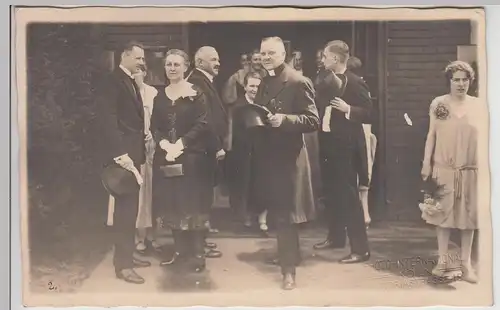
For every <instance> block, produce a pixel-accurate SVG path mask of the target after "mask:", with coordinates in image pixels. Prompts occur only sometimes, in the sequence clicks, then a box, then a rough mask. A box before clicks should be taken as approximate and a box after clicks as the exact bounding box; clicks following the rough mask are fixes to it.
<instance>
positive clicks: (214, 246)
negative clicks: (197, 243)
mask: <svg viewBox="0 0 500 310" xmlns="http://www.w3.org/2000/svg"><path fill="white" fill-rule="evenodd" d="M205 247H206V248H207V249H217V244H216V243H215V242H205Z"/></svg>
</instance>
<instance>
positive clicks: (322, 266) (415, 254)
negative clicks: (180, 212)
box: [73, 225, 477, 306]
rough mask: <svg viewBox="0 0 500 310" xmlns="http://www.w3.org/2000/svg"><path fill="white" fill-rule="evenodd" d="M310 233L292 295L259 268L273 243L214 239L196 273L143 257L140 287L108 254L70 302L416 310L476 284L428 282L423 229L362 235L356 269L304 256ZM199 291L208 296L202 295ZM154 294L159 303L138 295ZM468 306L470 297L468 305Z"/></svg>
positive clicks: (272, 270) (275, 271)
mask: <svg viewBox="0 0 500 310" xmlns="http://www.w3.org/2000/svg"><path fill="white" fill-rule="evenodd" d="M314 231H315V232H316V233H314V232H311V231H309V232H308V231H305V232H304V234H303V235H305V236H303V238H302V240H301V247H302V250H303V253H304V255H303V256H304V258H305V260H304V263H303V265H302V266H300V267H299V268H298V270H297V284H298V287H297V289H296V290H295V291H292V292H283V291H282V290H280V288H279V285H280V280H281V277H280V273H279V268H278V267H274V266H268V265H266V264H265V263H264V260H265V259H266V257H270V256H271V255H272V254H273V253H274V251H275V241H274V239H272V238H271V239H263V238H251V237H247V238H227V237H226V238H224V237H222V238H220V237H217V236H214V237H213V238H211V241H216V242H217V244H218V245H219V248H220V249H221V250H222V251H223V253H224V256H223V257H222V258H220V259H211V260H208V261H207V264H208V270H207V271H206V272H204V273H202V274H198V275H196V274H190V275H185V274H178V273H176V272H173V271H172V270H170V269H168V268H161V267H159V265H158V263H159V259H158V258H155V257H149V259H150V260H151V262H152V266H151V267H149V268H143V269H138V272H139V273H140V274H141V275H142V276H143V277H144V278H145V279H146V283H145V284H143V285H134V284H128V283H125V282H123V281H119V280H117V279H116V278H115V276H114V273H113V266H112V252H110V253H108V255H107V256H106V257H105V259H104V260H103V261H102V262H101V263H100V264H99V266H98V267H97V268H96V269H95V270H94V271H93V273H92V275H91V277H90V278H89V279H87V280H86V281H85V283H84V284H83V286H82V287H81V288H80V290H79V292H78V293H77V294H75V295H74V296H73V298H75V296H93V297H94V298H95V296H97V295H99V296H102V298H101V299H99V303H104V304H106V302H105V301H104V300H105V299H106V298H111V297H110V296H115V294H119V296H120V300H116V299H115V300H114V301H111V300H109V303H107V305H113V304H117V303H120V301H122V302H123V304H127V305H132V304H134V302H133V301H132V300H134V301H136V302H137V300H139V299H138V298H137V297H135V298H134V299H132V298H133V296H138V295H136V294H141V295H140V296H141V297H140V300H142V301H141V302H142V303H140V305H145V303H148V302H151V305H157V306H158V305H163V306H192V305H196V304H207V303H209V304H210V305H214V306H217V305H219V306H220V305H228V304H232V305H248V306H259V305H260V306H264V305H271V304H275V305H277V304H279V305H301V304H302V305H310V306H313V305H316V306H324V305H342V304H344V305H351V306H353V305H357V304H359V305H363V304H365V305H366V304H370V305H373V304H374V301H378V303H379V304H380V305H384V304H385V305H388V304H394V302H396V303H397V300H398V298H403V297H398V296H400V295H401V294H408V293H412V294H413V293H415V292H424V293H425V294H424V295H425V299H418V298H417V299H415V298H413V299H411V300H407V299H400V300H399V303H400V305H410V304H414V305H421V304H422V303H425V302H430V303H431V304H432V302H434V303H440V304H450V303H452V304H453V302H454V301H455V302H456V301H457V300H458V299H457V298H464V296H465V295H464V294H463V293H460V291H462V292H463V290H464V289H465V291H466V292H468V293H471V290H475V287H476V286H474V285H471V284H468V283H460V282H454V283H448V284H442V283H441V284H437V283H432V281H428V280H429V278H428V274H429V271H430V270H431V269H432V267H433V265H434V263H435V260H436V258H437V257H436V256H437V254H436V251H435V249H436V244H435V239H434V233H433V231H432V230H430V229H429V228H425V227H405V226H401V225H400V226H385V227H380V228H373V229H371V230H370V233H369V235H370V243H371V248H372V258H371V260H370V261H369V262H367V263H365V264H357V265H341V264H338V263H337V262H336V261H337V260H338V259H339V258H341V257H342V256H343V255H345V254H346V253H347V251H348V250H347V249H346V250H331V251H323V252H318V251H314V250H312V245H313V244H314V243H315V242H317V241H319V240H321V239H320V238H319V236H321V235H322V233H323V232H322V231H319V232H318V231H317V229H315V230H314ZM222 234H223V233H222ZM314 235H316V236H314ZM160 241H161V242H162V243H164V244H165V245H166V248H167V249H168V248H169V247H170V244H171V239H170V237H169V236H167V237H162V238H161V239H160ZM455 250H456V249H452V254H450V258H451V259H452V260H453V259H456V261H458V254H456V252H454V251H455ZM207 292H210V293H211V294H206V293H207ZM387 292H388V293H387ZM443 292H448V293H447V294H443ZM158 293H160V294H162V295H160V296H164V298H160V299H158V298H156V299H154V298H153V297H151V298H150V299H148V298H147V297H146V296H153V295H154V294H158ZM163 294H166V295H163ZM155 296H157V295H155ZM259 296H260V297H259ZM348 296H353V297H352V298H348ZM447 296H448V297H447ZM472 296H474V294H472ZM476 296H477V295H476ZM360 297H362V298H360ZM389 297H390V298H389ZM415 297H416V296H415ZM127 298H129V299H127ZM125 300H128V301H127V302H125ZM370 300H371V302H370ZM89 302H90V301H89ZM473 302H474V300H473V299H471V303H472V304H474V303H473ZM79 305H82V304H81V303H79Z"/></svg>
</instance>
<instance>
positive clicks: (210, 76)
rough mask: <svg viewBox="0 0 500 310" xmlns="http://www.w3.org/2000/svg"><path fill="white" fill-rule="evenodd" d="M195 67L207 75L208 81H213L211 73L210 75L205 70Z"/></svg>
mask: <svg viewBox="0 0 500 310" xmlns="http://www.w3.org/2000/svg"><path fill="white" fill-rule="evenodd" d="M196 69H198V70H199V71H201V73H203V74H204V75H205V76H206V77H207V79H209V80H210V82H211V83H213V81H214V76H213V75H211V74H210V73H208V72H207V71H205V70H203V69H200V68H196Z"/></svg>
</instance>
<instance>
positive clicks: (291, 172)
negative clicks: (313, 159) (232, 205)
mask: <svg viewBox="0 0 500 310" xmlns="http://www.w3.org/2000/svg"><path fill="white" fill-rule="evenodd" d="M275 73H276V76H274V77H273V76H267V77H265V78H264V79H263V80H262V82H261V84H260V86H259V90H258V92H257V97H256V98H255V103H256V104H259V105H262V106H266V107H267V108H268V109H269V110H270V111H271V112H273V113H281V114H285V119H284V120H283V123H282V124H281V126H279V127H277V128H273V127H270V126H265V127H257V128H255V131H254V132H253V133H252V135H255V136H254V137H255V139H253V140H252V141H253V143H252V153H251V167H252V169H251V182H250V183H251V184H250V192H251V195H249V197H250V199H251V200H252V201H251V204H253V205H254V206H259V207H263V208H271V209H272V210H274V211H278V212H279V214H282V215H283V214H289V215H290V217H291V220H292V222H295V223H302V222H306V221H308V220H310V219H312V217H314V205H315V204H314V198H313V191H312V184H311V168H310V164H309V158H308V154H307V150H306V147H305V143H304V133H307V132H314V131H315V130H317V129H318V127H319V118H318V111H317V108H316V106H315V104H314V95H315V94H314V88H313V85H312V82H311V81H310V80H309V79H308V78H306V77H304V76H302V75H301V74H300V73H298V72H297V71H296V70H294V69H292V68H290V67H289V66H288V65H282V66H281V67H279V68H277V69H276V70H275ZM282 212H285V213H282Z"/></svg>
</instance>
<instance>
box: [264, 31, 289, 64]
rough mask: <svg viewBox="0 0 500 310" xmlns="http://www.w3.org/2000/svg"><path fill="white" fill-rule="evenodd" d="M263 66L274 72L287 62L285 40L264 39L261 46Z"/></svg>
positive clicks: (277, 38)
mask: <svg viewBox="0 0 500 310" xmlns="http://www.w3.org/2000/svg"><path fill="white" fill-rule="evenodd" d="M260 53H261V55H262V65H263V66H264V68H266V69H267V70H272V69H275V68H277V67H278V66H280V65H281V64H283V63H284V62H285V57H286V50H285V44H284V43H283V40H281V38H279V37H269V38H264V39H263V40H262V43H261V44H260Z"/></svg>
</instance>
